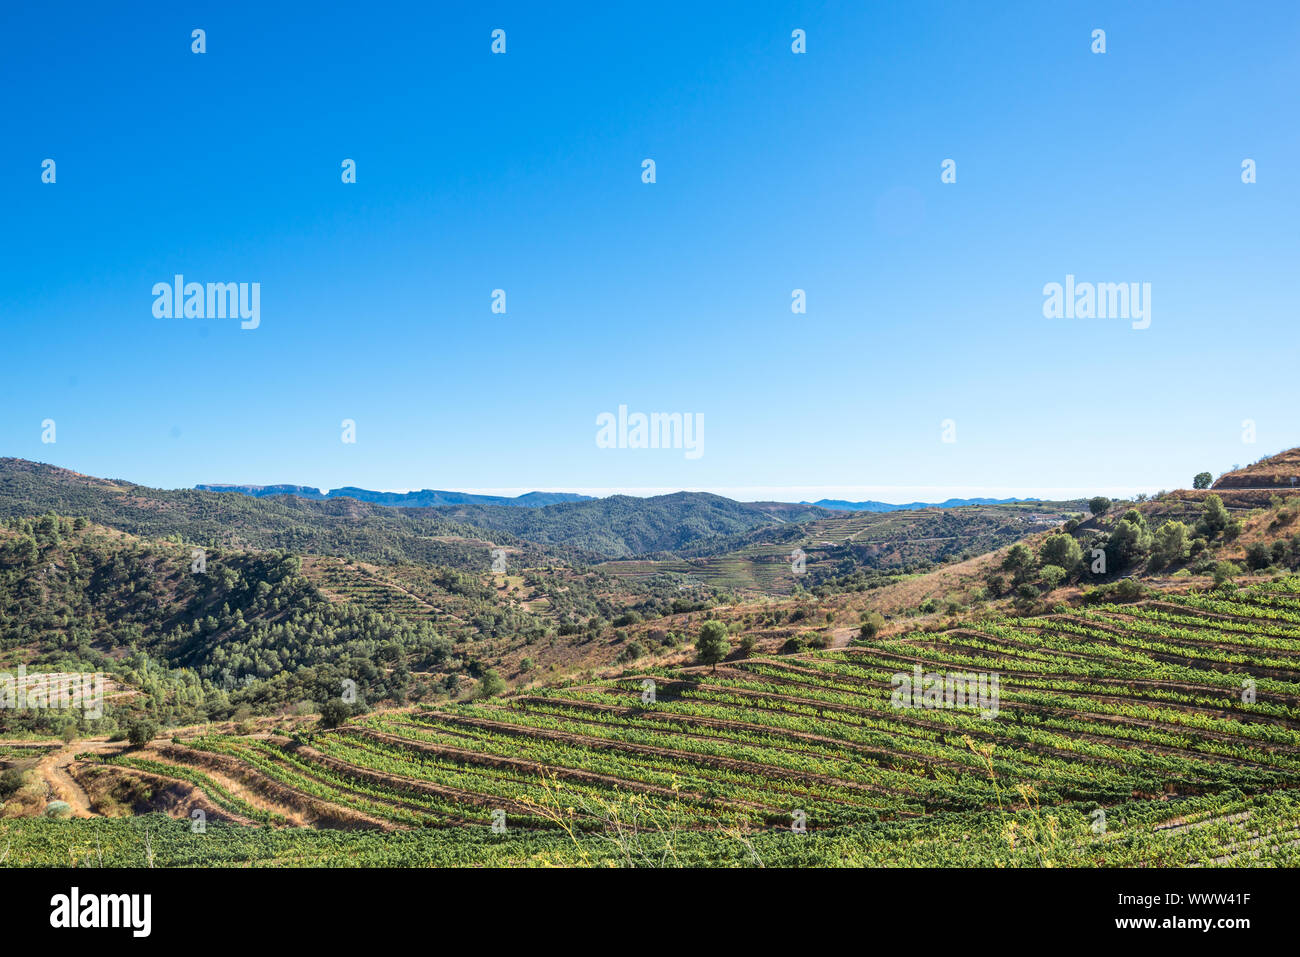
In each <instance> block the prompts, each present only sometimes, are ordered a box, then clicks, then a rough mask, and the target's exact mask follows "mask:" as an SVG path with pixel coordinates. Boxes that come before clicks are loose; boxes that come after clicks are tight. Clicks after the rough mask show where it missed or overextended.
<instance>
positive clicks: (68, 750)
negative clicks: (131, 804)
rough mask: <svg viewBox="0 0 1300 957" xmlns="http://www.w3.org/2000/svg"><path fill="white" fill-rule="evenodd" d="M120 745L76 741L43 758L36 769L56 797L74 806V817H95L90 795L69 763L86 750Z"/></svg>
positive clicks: (99, 750) (100, 750) (105, 748)
mask: <svg viewBox="0 0 1300 957" xmlns="http://www.w3.org/2000/svg"><path fill="white" fill-rule="evenodd" d="M119 747H120V745H116V744H109V743H108V742H107V741H74V742H72V744H68V745H64V746H63V747H61V748H59V750H57V751H54V752H52V753H50V754H47V755H46V756H45V757H43V758H41V760H40V762H39V763H37V765H36V769H37V771H39V772H40V775H41V778H42V779H43V780H44V781H45V783H46V785H47V786H48V787H49V789H50V791H51V793H53V794H54V796H55V799H56V800H60V801H66V802H67V803H68V806H69V807H71V808H72V816H73V817H95V816H96V815H95V814H94V812H92V811H91V810H90V795H88V794H87V793H86V791H85V789H84V788H82V786H81V785H80V784H78V783H77V782H76V781H75V780H74V779H73V777H72V775H71V774H69V773H68V765H70V764H71V763H72V762H73V761H75V760H76V756H77V755H78V754H81V753H82V752H84V751H94V752H96V753H99V752H103V751H109V750H118V748H119Z"/></svg>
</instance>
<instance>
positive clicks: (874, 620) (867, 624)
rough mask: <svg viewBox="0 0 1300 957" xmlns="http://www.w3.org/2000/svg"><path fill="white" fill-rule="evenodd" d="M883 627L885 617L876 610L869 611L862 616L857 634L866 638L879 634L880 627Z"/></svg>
mask: <svg viewBox="0 0 1300 957" xmlns="http://www.w3.org/2000/svg"><path fill="white" fill-rule="evenodd" d="M884 627H885V618H884V616H883V615H881V614H880V612H878V611H873V612H869V613H867V614H865V615H863V616H862V629H861V631H860V632H859V634H861V635H862V637H863V638H866V639H868V640H870V639H872V638H874V637H876V635H878V634H880V631H881V629H883V628H884Z"/></svg>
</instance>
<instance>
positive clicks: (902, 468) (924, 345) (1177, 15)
mask: <svg viewBox="0 0 1300 957" xmlns="http://www.w3.org/2000/svg"><path fill="white" fill-rule="evenodd" d="M328 6H329V5H320V4H315V3H312V4H301V5H288V4H285V5H281V4H275V5H270V4H260V3H226V2H223V3H211V4H175V3H157V4H132V5H128V6H126V7H121V6H104V5H102V4H98V3H95V4H90V3H86V4H59V3H53V4H47V5H42V6H39V7H34V6H31V5H27V6H21V7H20V6H19V5H16V4H10V5H7V6H6V8H5V10H4V12H3V13H2V14H0V80H2V81H3V82H2V84H0V86H2V88H3V90H4V92H3V94H2V95H3V98H4V104H5V105H4V131H3V136H2V138H0V202H2V204H3V209H4V227H5V228H4V230H3V238H0V254H2V255H0V321H2V326H0V330H2V331H0V344H2V346H3V355H4V360H5V361H4V370H5V376H4V385H3V386H2V387H0V398H2V399H3V409H2V411H0V454H5V455H16V456H20V457H24V458H30V459H36V460H39V461H47V462H52V463H55V464H58V465H62V466H65V467H68V468H73V469H76V470H78V471H82V472H88V473H91V474H97V475H106V476H111V477H117V478H127V479H131V480H134V481H138V482H141V483H144V484H149V485H157V486H164V487H177V486H189V485H193V484H195V483H197V482H257V483H271V482H290V483H300V484H307V485H319V486H328V487H334V486H339V485H344V484H351V485H359V486H366V487H372V488H423V487H432V488H474V489H483V488H513V489H525V488H575V489H611V488H639V489H664V488H705V489H719V490H733V491H734V490H737V489H741V488H757V487H762V488H765V489H789V490H790V492H791V494H789V495H777V496H776V497H802V496H801V495H799V494H798V493H799V492H801V491H805V490H808V489H810V488H813V487H815V488H820V489H827V490H835V489H841V490H842V489H845V488H863V487H866V488H878V487H881V486H890V487H899V488H898V489H896V490H895V494H892V495H876V496H871V497H886V498H889V497H892V498H894V499H907V498H911V497H915V496H912V495H910V494H909V490H910V489H917V488H921V489H932V490H935V492H936V494H938V493H939V492H942V491H946V490H955V489H974V488H979V489H986V490H1000V491H1005V492H1011V491H1015V492H1019V493H1021V494H1032V493H1035V492H1039V493H1049V492H1050V491H1051V490H1057V489H1097V490H1114V489H1122V488H1135V489H1136V488H1146V489H1150V490H1154V489H1156V488H1159V487H1165V486H1167V487H1175V486H1178V485H1186V484H1188V483H1189V481H1190V478H1191V475H1192V474H1193V473H1194V472H1196V471H1199V470H1201V469H1208V470H1211V471H1214V472H1216V473H1217V472H1218V471H1221V470H1224V469H1227V468H1229V467H1231V466H1232V465H1233V464H1234V463H1241V464H1245V463H1246V462H1248V461H1253V460H1254V459H1256V458H1259V457H1260V456H1262V455H1264V454H1268V453H1272V452H1274V451H1277V450H1279V449H1281V448H1285V447H1290V446H1292V445H1296V444H1300V423H1298V422H1297V417H1296V409H1297V402H1296V399H1297V390H1296V385H1295V382H1296V358H1297V356H1296V352H1297V343H1300V333H1298V332H1297V305H1296V301H1297V300H1296V281H1297V275H1300V269H1298V265H1300V263H1298V256H1297V253H1298V252H1300V235H1298V232H1297V219H1296V212H1297V210H1298V209H1300V202H1298V200H1300V185H1298V184H1300V123H1298V122H1297V120H1298V119H1300V108H1298V107H1297V103H1298V101H1297V91H1300V56H1297V55H1296V51H1297V49H1300V6H1297V5H1296V4H1293V3H1264V4H1259V5H1252V6H1250V7H1249V8H1248V9H1245V8H1242V7H1240V6H1239V5H1235V4H1230V3H1185V2H1180V3H1161V4H1155V3H1151V4H1148V3H1143V4H1134V3H1131V2H1127V0H1126V2H1117V3H1089V4H1083V3H1050V4H1049V3H1041V2H1034V3H1024V4H1002V3H998V4H977V3H912V2H908V3H889V4H876V3H849V2H846V3H840V4H824V3H805V4H798V3H766V2H752V0H751V2H744V3H734V4H700V3H690V4H675V3H666V2H660V3H653V4H648V5H647V4H619V5H617V6H618V9H617V11H598V10H596V6H597V5H593V4H574V5H572V6H571V7H566V5H564V4H535V3H534V4H522V3H521V4H497V3H494V4H456V5H454V6H453V5H444V4H429V3H410V4H357V5H352V4H349V5H346V6H344V7H340V8H339V10H338V11H337V12H329V11H328V10H327V9H326V8H327V7H328ZM271 7H274V8H275V9H269V8H271ZM180 8H188V9H185V10H182V9H180ZM196 27H201V28H203V29H205V30H206V31H207V48H208V52H207V53H205V54H203V55H196V54H193V53H191V52H190V45H191V39H190V33H191V30H192V29H194V28H196ZM498 27H499V28H502V29H505V30H506V31H507V53H506V54H505V55H504V56H498V55H493V54H491V52H490V49H489V48H490V43H491V38H490V34H491V31H492V30H493V29H494V28H498ZM795 28H802V29H804V30H806V31H807V48H808V52H807V53H806V54H804V55H795V54H793V53H792V52H791V49H790V43H791V40H790V34H791V31H792V30H793V29H795ZM1096 28H1101V29H1104V30H1105V31H1106V42H1107V52H1106V53H1105V54H1104V55H1097V54H1094V53H1092V52H1091V50H1090V45H1091V42H1092V41H1091V36H1090V35H1091V32H1092V31H1093V30H1094V29H1096ZM47 157H48V158H53V159H54V160H55V161H56V163H57V182H56V183H55V184H53V185H48V184H43V183H41V181H40V179H41V161H42V160H43V159H45V158H47ZM647 157H648V158H653V159H654V160H655V161H656V164H657V178H658V181H657V182H656V183H655V184H654V185H646V184H644V183H642V182H641V162H642V160H643V159H645V158H647ZM344 158H352V159H355V160H356V162H357V164H358V182H357V183H356V184H355V185H345V184H343V183H342V182H341V181H340V164H341V162H342V161H343V159H344ZM948 158H952V159H954V160H956V162H957V173H958V176H957V183H956V184H952V185H948V184H943V183H941V182H940V164H941V162H942V161H943V160H944V159H948ZM1245 158H1252V159H1254V160H1255V161H1256V162H1257V164H1258V182H1257V183H1255V184H1253V185H1244V184H1243V183H1242V182H1241V162H1242V160H1243V159H1245ZM175 273H183V274H184V275H185V276H186V277H187V279H190V280H196V281H200V282H208V281H248V282H253V281H255V282H260V283H261V289H262V293H261V326H260V328H258V329H256V330H251V331H245V330H241V329H240V328H239V323H238V322H237V321H231V320H207V319H157V318H155V317H154V315H153V313H152V304H153V298H152V295H151V292H150V290H151V287H152V286H153V284H154V283H155V282H159V281H169V280H170V278H171V277H172V276H173V275H174V274H175ZM1066 274H1074V275H1076V276H1077V277H1078V279H1079V280H1080V281H1085V280H1089V281H1105V282H1149V283H1150V284H1151V286H1152V323H1151V327H1150V328H1149V329H1145V330H1133V329H1132V328H1130V324H1129V323H1128V322H1126V321H1123V320H1114V319H1070V320H1065V319H1057V320H1049V319H1045V318H1044V317H1043V314H1042V303H1043V293H1042V288H1043V286H1044V284H1045V283H1049V282H1063V281H1064V277H1065V276H1066ZM495 288H503V289H505V290H506V293H507V306H508V311H507V314H506V315H504V316H499V315H493V314H492V313H491V311H490V304H491V299H490V296H491V291H492V290H493V289H495ZM794 288H803V289H805V290H807V297H808V312H807V314H806V315H795V314H792V313H791V311H790V296H791V290H792V289H794ZM620 404H626V405H627V406H629V408H630V409H631V410H632V411H644V412H651V411H680V412H691V413H698V414H701V415H702V416H703V418H704V423H705V427H704V428H705V434H704V453H705V454H704V455H703V456H702V457H701V458H699V459H696V460H688V459H686V458H685V456H684V455H683V454H682V453H681V452H680V451H663V450H657V451H656V450H650V451H639V450H608V449H599V448H597V447H596V443H595V433H596V426H595V419H596V416H597V415H598V414H599V413H601V412H605V411H611V412H612V411H615V410H616V409H617V407H618V406H619V405H620ZM46 418H51V419H54V420H55V422H56V423H57V443H56V444H52V445H50V444H43V443H42V442H41V422H42V420H44V419H46ZM345 418H350V419H354V420H355V421H356V423H357V438H358V441H357V442H356V444H353V445H349V444H344V443H343V442H341V441H340V431H341V430H340V423H341V421H342V420H343V419H345ZM948 418H951V419H953V420H955V422H956V424H957V441H956V442H955V443H952V444H945V443H943V442H941V441H940V422H941V421H942V420H944V419H948ZM1244 419H1253V420H1254V421H1255V422H1256V424H1257V430H1258V440H1257V443H1256V444H1254V445H1248V444H1244V443H1243V442H1242V441H1241V422H1242V420H1244ZM864 497H866V496H864Z"/></svg>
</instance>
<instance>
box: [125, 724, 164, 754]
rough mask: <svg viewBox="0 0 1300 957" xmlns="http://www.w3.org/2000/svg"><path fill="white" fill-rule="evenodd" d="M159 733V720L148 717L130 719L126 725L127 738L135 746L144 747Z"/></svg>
mask: <svg viewBox="0 0 1300 957" xmlns="http://www.w3.org/2000/svg"><path fill="white" fill-rule="evenodd" d="M157 735H158V722H156V721H151V720H149V719H148V718H139V719H137V720H135V721H130V722H128V723H127V726H126V740H127V741H129V742H130V743H131V747H133V748H142V747H144V746H145V745H146V744H148V743H149V742H150V741H152V740H153V739H154V738H155V737H157Z"/></svg>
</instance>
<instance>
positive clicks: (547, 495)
mask: <svg viewBox="0 0 1300 957" xmlns="http://www.w3.org/2000/svg"><path fill="white" fill-rule="evenodd" d="M194 488H195V489H196V490H197V491H200V492H238V493H240V494H241V495H251V496H253V497H254V498H266V497H267V496H269V495H296V496H298V497H299V498H307V499H312V500H313V501H323V500H326V499H334V498H353V499H356V500H357V501H359V502H370V503H371V504H373V505H392V506H396V507H400V508H445V507H447V506H454V505H505V506H508V507H512V508H545V507H546V506H547V505H558V504H560V503H562V502H590V501H594V500H595V499H594V498H593V496H591V495H579V494H578V493H576V492H528V493H526V494H524V495H517V496H515V497H514V498H508V497H505V496H501V495H473V494H471V493H469V492H448V491H444V490H441V489H423V490H422V491H419V492H376V491H373V490H372V489H366V488H356V487H355V486H351V485H345V486H344V487H343V488H336V489H330V490H329V491H328V492H322V491H321V490H320V489H318V488H312V487H311V486H308V485H196V486H194ZM659 497H661V496H656V498H659ZM1038 501H1042V500H1041V499H1037V498H950V499H948V500H947V501H946V502H908V503H907V504H906V505H893V504H890V503H889V502H871V501H868V502H847V501H844V500H843V499H831V498H824V499H821V500H820V501H817V502H799V503H798V505H801V506H808V507H813V508H825V509H830V510H832V511H836V512H906V511H910V510H912V509H918V508H961V507H962V506H965V505H1009V504H1012V503H1015V502H1038ZM751 504H754V505H765V506H767V507H768V508H769V510H771V509H772V508H773V507H774V506H775V505H776V504H777V503H759V502H754V503H751ZM790 505H791V508H794V507H795V505H794V503H790Z"/></svg>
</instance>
